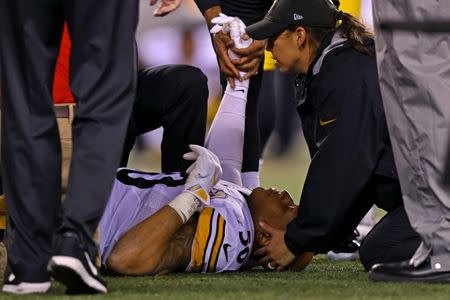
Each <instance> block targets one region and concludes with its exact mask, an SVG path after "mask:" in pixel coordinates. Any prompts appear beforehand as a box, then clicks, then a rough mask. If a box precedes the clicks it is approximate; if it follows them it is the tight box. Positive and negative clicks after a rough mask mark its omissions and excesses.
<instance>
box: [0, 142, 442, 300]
mask: <svg viewBox="0 0 450 300" xmlns="http://www.w3.org/2000/svg"><path fill="white" fill-rule="evenodd" d="M305 150H306V149H305V147H304V146H301V143H300V144H299V145H298V146H297V147H296V148H295V149H293V151H292V153H291V154H290V155H289V156H287V157H285V158H282V159H270V158H268V159H266V161H265V164H264V167H263V170H262V185H263V186H267V187H276V188H279V189H286V190H288V191H290V192H291V195H292V196H293V198H294V199H296V200H297V199H299V195H300V192H301V188H302V185H303V182H304V178H305V175H306V169H307V166H308V164H309V158H308V154H307V152H306V151H305ZM149 162H151V163H149ZM157 162H158V158H157V157H156V159H155V157H154V156H152V155H150V154H148V153H145V154H142V155H140V156H134V157H133V158H132V161H131V165H132V166H133V167H140V168H142V169H151V170H157V168H155V166H157V165H158V163H157ZM107 280H108V284H109V294H108V295H106V296H101V295H96V296H76V297H74V296H64V294H63V293H64V287H63V286H61V285H59V284H55V285H54V288H53V289H52V291H51V293H50V294H49V295H45V296H36V295H32V296H7V295H5V294H1V293H0V299H103V298H107V299H120V300H124V299H233V300H243V299H433V300H437V299H449V298H450V285H424V284H384V283H374V282H372V281H371V280H370V279H369V278H368V276H367V273H366V272H364V270H363V268H362V266H361V264H360V263H359V262H332V261H329V260H328V259H326V258H325V257H323V256H320V257H316V258H314V261H313V263H312V264H311V265H310V266H309V267H308V268H307V269H306V270H305V271H303V272H301V273H293V272H281V273H275V272H266V271H262V270H255V271H251V272H238V273H227V274H207V275H201V274H173V275H167V276H159V277H108V278H107Z"/></svg>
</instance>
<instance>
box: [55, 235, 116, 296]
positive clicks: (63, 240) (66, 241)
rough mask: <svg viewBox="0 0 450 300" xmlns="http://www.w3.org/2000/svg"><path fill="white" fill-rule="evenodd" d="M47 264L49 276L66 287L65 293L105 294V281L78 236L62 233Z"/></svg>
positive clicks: (106, 290)
mask: <svg viewBox="0 0 450 300" xmlns="http://www.w3.org/2000/svg"><path fill="white" fill-rule="evenodd" d="M57 253H58V255H55V256H53V257H52V258H51V259H50V261H49V263H48V266H47V270H48V271H49V273H50V275H51V277H53V278H54V279H55V280H56V281H59V282H61V283H62V284H64V285H65V286H66V287H67V290H66V294H96V293H102V294H106V293H107V292H108V289H107V287H106V281H105V280H104V279H103V278H102V277H101V276H100V274H99V272H98V270H97V268H96V267H95V266H94V264H93V263H92V259H91V258H90V257H89V255H88V253H87V252H86V250H85V249H84V248H83V246H82V245H81V241H80V239H79V237H78V236H77V235H76V234H75V233H72V232H66V233H64V234H63V235H62V236H61V237H60V240H59V246H58V247H57Z"/></svg>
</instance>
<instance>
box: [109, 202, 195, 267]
mask: <svg viewBox="0 0 450 300" xmlns="http://www.w3.org/2000/svg"><path fill="white" fill-rule="evenodd" d="M195 228H196V222H195V219H190V220H189V221H188V222H187V223H186V224H183V220H182V218H181V217H180V216H179V215H178V213H177V212H176V211H175V210H174V209H173V208H172V207H170V206H168V205H167V206H164V207H163V208H162V209H160V210H159V211H158V212H157V213H156V214H154V215H153V216H151V217H149V218H147V219H145V220H144V221H142V222H141V223H139V224H137V225H136V226H134V227H133V228H132V229H130V230H129V231H128V232H127V233H125V234H124V235H123V236H122V237H121V238H120V240H119V241H118V242H117V244H116V245H115V246H114V249H113V250H112V252H111V254H110V256H109V257H108V259H107V262H106V265H107V267H108V268H109V269H111V270H113V271H115V272H117V273H120V274H123V275H159V274H166V273H170V272H173V271H176V270H179V269H184V268H185V267H186V266H187V265H188V264H189V259H190V255H191V245H192V240H193V238H194V233H195Z"/></svg>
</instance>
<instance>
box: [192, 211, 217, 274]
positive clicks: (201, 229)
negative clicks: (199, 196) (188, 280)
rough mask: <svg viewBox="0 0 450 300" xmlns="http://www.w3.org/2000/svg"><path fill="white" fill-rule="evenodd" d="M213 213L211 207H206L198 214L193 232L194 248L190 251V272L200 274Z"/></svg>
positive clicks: (209, 236)
mask: <svg viewBox="0 0 450 300" xmlns="http://www.w3.org/2000/svg"><path fill="white" fill-rule="evenodd" d="M213 212H214V209H212V208H211V207H206V208H205V209H203V211H202V212H201V213H200V217H199V219H198V223H197V230H196V231H195V236H194V246H193V250H192V258H191V271H192V272H201V271H202V269H203V265H204V259H205V255H206V250H207V249H208V243H209V240H210V238H211V230H212V217H213Z"/></svg>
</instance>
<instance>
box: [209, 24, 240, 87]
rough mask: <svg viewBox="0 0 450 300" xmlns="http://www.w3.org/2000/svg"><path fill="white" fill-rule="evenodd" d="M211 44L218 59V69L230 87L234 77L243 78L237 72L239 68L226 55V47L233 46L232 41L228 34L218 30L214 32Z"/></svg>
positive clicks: (230, 47) (231, 47) (232, 84)
mask: <svg viewBox="0 0 450 300" xmlns="http://www.w3.org/2000/svg"><path fill="white" fill-rule="evenodd" d="M213 44H214V50H215V51H216V55H217V59H218V60H219V67H220V71H221V72H222V73H223V74H225V76H226V77H227V80H228V82H229V83H230V85H231V87H232V88H234V78H237V79H238V80H239V81H242V80H243V79H242V78H241V76H240V74H239V70H238V69H237V68H236V66H235V65H234V64H233V63H232V62H231V59H230V57H229V56H228V49H233V48H234V42H233V40H232V39H231V37H230V35H229V34H226V33H223V32H218V33H216V34H214V37H213Z"/></svg>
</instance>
